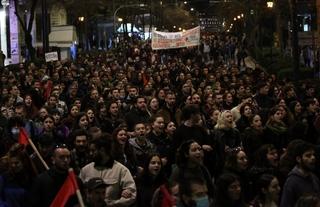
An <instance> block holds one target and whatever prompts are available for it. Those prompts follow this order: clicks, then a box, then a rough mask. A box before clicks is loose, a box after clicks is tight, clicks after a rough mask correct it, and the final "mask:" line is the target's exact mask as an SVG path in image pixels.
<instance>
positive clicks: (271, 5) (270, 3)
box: [267, 1, 273, 9]
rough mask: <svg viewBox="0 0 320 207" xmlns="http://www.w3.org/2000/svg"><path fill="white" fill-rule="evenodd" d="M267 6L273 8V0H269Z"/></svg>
mask: <svg viewBox="0 0 320 207" xmlns="http://www.w3.org/2000/svg"><path fill="white" fill-rule="evenodd" d="M267 7H268V8H270V9H272V8H273V1H267Z"/></svg>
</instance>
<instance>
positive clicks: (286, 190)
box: [280, 166, 320, 207]
mask: <svg viewBox="0 0 320 207" xmlns="http://www.w3.org/2000/svg"><path fill="white" fill-rule="evenodd" d="M319 192H320V182H319V179H318V178H317V177H316V176H315V175H314V174H313V173H310V174H309V175H304V174H302V173H301V172H300V171H299V169H298V167H297V166H296V167H294V168H293V169H292V170H291V172H290V173H289V175H288V178H287V181H286V182H285V184H284V187H283V192H282V198H281V204H280V207H294V205H295V203H296V202H297V200H298V199H299V198H300V197H301V196H303V195H306V194H312V193H319Z"/></svg>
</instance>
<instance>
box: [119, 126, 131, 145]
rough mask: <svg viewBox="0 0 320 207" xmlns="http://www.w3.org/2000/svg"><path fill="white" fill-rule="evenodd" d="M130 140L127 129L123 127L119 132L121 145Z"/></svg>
mask: <svg viewBox="0 0 320 207" xmlns="http://www.w3.org/2000/svg"><path fill="white" fill-rule="evenodd" d="M127 140H128V136H127V132H126V130H124V129H122V130H120V131H119V132H118V134H117V141H118V143H119V144H120V145H124V144H125V143H126V142H127Z"/></svg>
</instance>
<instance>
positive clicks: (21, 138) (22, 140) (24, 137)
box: [18, 127, 29, 146]
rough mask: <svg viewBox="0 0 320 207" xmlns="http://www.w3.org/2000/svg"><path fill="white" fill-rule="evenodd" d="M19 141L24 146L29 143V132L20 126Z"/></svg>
mask: <svg viewBox="0 0 320 207" xmlns="http://www.w3.org/2000/svg"><path fill="white" fill-rule="evenodd" d="M18 142H19V144H22V145H24V146H26V145H28V144H29V141H28V134H27V132H26V130H25V129H24V128H23V127H20V132H19V138H18Z"/></svg>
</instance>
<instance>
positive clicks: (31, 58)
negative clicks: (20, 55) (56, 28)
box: [24, 31, 36, 61]
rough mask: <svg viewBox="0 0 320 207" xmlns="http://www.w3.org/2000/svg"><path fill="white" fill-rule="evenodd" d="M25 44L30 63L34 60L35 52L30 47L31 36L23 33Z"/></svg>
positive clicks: (31, 46)
mask: <svg viewBox="0 0 320 207" xmlns="http://www.w3.org/2000/svg"><path fill="white" fill-rule="evenodd" d="M24 34H25V44H26V48H27V50H28V55H29V58H30V60H31V61H34V60H35V59H36V50H35V48H34V47H33V45H32V35H31V34H30V33H28V32H26V31H25V33H24Z"/></svg>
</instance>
